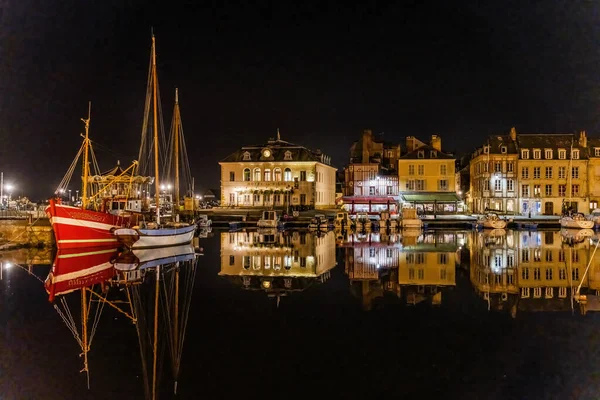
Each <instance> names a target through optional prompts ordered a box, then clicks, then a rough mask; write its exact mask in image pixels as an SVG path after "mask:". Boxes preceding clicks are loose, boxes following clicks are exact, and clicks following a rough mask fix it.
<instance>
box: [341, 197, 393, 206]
mask: <svg viewBox="0 0 600 400" xmlns="http://www.w3.org/2000/svg"><path fill="white" fill-rule="evenodd" d="M338 200H339V199H338ZM341 200H342V201H343V202H344V203H346V204H351V203H354V204H369V203H371V204H387V203H390V204H394V203H396V199H395V198H394V197H393V196H343V197H342V198H341Z"/></svg>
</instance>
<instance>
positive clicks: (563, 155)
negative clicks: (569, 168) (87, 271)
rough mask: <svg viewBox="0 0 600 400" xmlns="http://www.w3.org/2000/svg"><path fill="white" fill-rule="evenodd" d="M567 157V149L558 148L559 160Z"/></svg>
mask: <svg viewBox="0 0 600 400" xmlns="http://www.w3.org/2000/svg"><path fill="white" fill-rule="evenodd" d="M566 158H567V150H565V149H558V159H559V160H565V159H566Z"/></svg>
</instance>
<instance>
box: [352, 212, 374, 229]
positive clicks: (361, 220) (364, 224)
mask: <svg viewBox="0 0 600 400" xmlns="http://www.w3.org/2000/svg"><path fill="white" fill-rule="evenodd" d="M355 225H356V230H357V231H358V232H369V231H371V230H372V229H373V223H372V221H371V219H370V218H369V214H367V213H365V212H359V213H356V219H355Z"/></svg>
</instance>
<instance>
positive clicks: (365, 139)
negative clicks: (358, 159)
mask: <svg viewBox="0 0 600 400" xmlns="http://www.w3.org/2000/svg"><path fill="white" fill-rule="evenodd" d="M372 142H373V132H372V131H371V130H370V129H365V130H363V134H362V163H363V164H368V163H369V159H370V158H371V157H370V156H371V154H370V151H371V144H372Z"/></svg>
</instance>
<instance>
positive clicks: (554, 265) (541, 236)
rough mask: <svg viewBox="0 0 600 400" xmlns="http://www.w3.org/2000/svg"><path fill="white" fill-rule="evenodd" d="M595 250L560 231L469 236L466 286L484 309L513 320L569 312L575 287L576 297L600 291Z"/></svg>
mask: <svg viewBox="0 0 600 400" xmlns="http://www.w3.org/2000/svg"><path fill="white" fill-rule="evenodd" d="M574 237H575V238H576V239H577V240H573V238H574ZM579 239H580V240H579ZM595 247H596V246H595V244H593V245H590V240H589V239H588V238H584V237H583V236H582V237H579V236H578V235H573V234H572V233H569V232H566V231H562V232H561V231H533V232H527V231H504V230H497V231H492V232H479V233H477V232H475V233H473V237H472V241H471V246H470V250H471V272H470V278H471V283H472V284H473V287H474V288H475V290H476V291H477V292H478V293H479V294H480V296H481V297H482V298H483V299H484V300H486V301H487V302H488V305H489V307H490V308H496V309H507V310H510V312H511V314H512V315H513V316H516V313H517V311H561V310H570V309H571V308H572V307H573V306H574V304H573V303H574V302H573V300H572V294H574V293H575V292H576V291H577V287H578V286H580V285H581V290H582V293H585V292H590V291H592V292H594V291H595V292H596V294H597V292H598V290H599V289H600V266H599V262H598V260H599V257H600V252H596V253H595V254H594V248H595ZM592 255H593V259H592ZM590 259H592V262H591V265H590V269H589V271H588V273H587V274H585V271H586V268H587V266H588V263H590ZM584 275H585V276H584ZM575 305H576V304H575Z"/></svg>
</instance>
